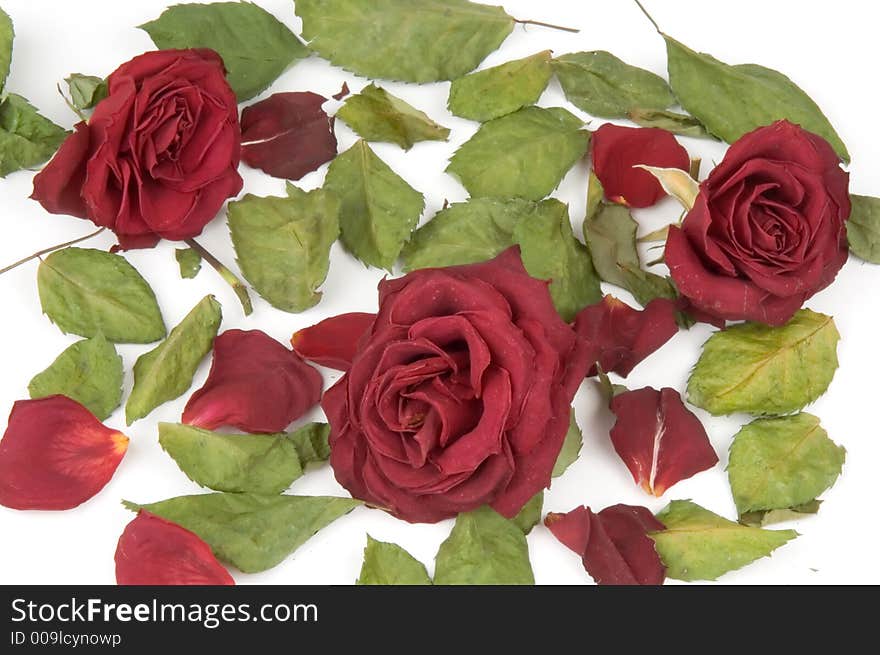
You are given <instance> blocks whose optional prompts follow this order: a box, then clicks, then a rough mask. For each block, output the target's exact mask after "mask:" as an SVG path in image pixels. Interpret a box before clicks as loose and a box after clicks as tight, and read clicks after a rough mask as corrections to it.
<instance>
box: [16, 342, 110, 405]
mask: <svg viewBox="0 0 880 655" xmlns="http://www.w3.org/2000/svg"><path fill="white" fill-rule="evenodd" d="M28 392H29V393H30V396H31V398H45V397H46V396H53V395H55V394H61V395H62V396H67V397H68V398H72V399H73V400H75V401H77V402H78V403H80V404H81V405H83V406H85V408H86V409H88V410H89V411H90V412H91V413H92V414H94V415H95V416H96V417H97V419H98V420H99V421H104V420H106V418H107V417H108V416H110V414H112V413H113V410H114V409H116V408H117V407H119V405H120V404H121V403H122V358H121V357H120V356H119V355H118V354H117V353H116V349H115V348H114V347H113V344H112V343H110V342H109V341H107V339H105V338H104V336H103V335H100V334H99V335H98V336H96V337H92V338H91V339H83V340H82V341H77V342H76V343H75V344H73V345H72V346H70V347H69V348H67V349H66V350H64V352H62V353H61V354H60V355H58V357H57V358H56V359H55V361H54V362H52V364H51V365H50V366H49V368H47V369H46V370H45V371H43V372H41V373H37V374H36V375H35V376H34V378H33V379H32V380H31V382H30V384H29V385H28Z"/></svg>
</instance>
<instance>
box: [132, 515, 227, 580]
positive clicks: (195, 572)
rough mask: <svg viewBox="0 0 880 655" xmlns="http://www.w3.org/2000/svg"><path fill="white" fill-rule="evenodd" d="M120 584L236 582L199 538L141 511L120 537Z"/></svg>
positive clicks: (173, 524) (174, 524)
mask: <svg viewBox="0 0 880 655" xmlns="http://www.w3.org/2000/svg"><path fill="white" fill-rule="evenodd" d="M116 583H117V584H121V585H234V584H235V581H234V580H233V579H232V576H231V575H229V572H228V571H227V570H226V569H225V568H223V565H222V564H220V562H218V561H217V558H216V557H214V553H212V552H211V548H210V546H208V544H206V543H205V542H204V541H202V540H201V539H200V538H199V537H198V536H197V535H195V534H193V533H192V532H190V531H189V530H186V529H184V528H182V527H180V526H179V525H177V524H176V523H171V522H170V521H166V520H165V519H162V518H159V517H158V516H155V515H153V514H150V513H149V512H147V511H145V510H141V511H140V512H138V515H137V517H135V519H134V520H133V521H132V522H131V523H129V524H128V525H127V526H125V530H123V532H122V536H120V537H119V543H118V545H117V546H116Z"/></svg>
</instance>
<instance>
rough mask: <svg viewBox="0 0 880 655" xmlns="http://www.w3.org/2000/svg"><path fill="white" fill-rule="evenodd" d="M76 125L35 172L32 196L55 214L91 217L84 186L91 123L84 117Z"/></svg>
mask: <svg viewBox="0 0 880 655" xmlns="http://www.w3.org/2000/svg"><path fill="white" fill-rule="evenodd" d="M73 129H74V132H73V134H71V135H70V136H69V137H67V138H66V139H65V140H64V143H62V144H61V147H60V148H58V152H56V153H55V156H54V157H52V161H50V162H49V163H48V164H46V166H45V168H43V170H42V171H40V172H39V173H37V174H36V176H34V192H33V193H32V194H31V198H33V199H34V200H36V201H37V202H39V203H40V204H41V205H43V208H44V209H45V210H46V211H47V212H50V213H52V214H69V215H71V216H78V217H79V218H88V215H87V214H86V203H85V201H84V200H83V198H82V187H83V183H84V182H85V179H86V159H87V158H88V156H89V144H90V139H89V126H88V125H87V124H86V122H85V121H82V122H80V123H77V124H76V125H75V126H74V128H73Z"/></svg>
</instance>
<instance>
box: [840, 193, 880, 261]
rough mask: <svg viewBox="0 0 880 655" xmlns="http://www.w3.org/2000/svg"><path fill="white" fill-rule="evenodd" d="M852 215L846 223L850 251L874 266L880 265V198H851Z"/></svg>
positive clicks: (855, 196) (853, 196)
mask: <svg viewBox="0 0 880 655" xmlns="http://www.w3.org/2000/svg"><path fill="white" fill-rule="evenodd" d="M850 199H851V200H852V213H851V214H850V215H849V220H848V221H847V222H846V238H847V239H848V240H849V251H850V252H851V253H852V254H854V255H855V256H856V257H860V258H861V259H864V260H865V261H866V262H871V263H872V264H880V198H872V197H870V196H857V195H855V194H853V195H852V196H850Z"/></svg>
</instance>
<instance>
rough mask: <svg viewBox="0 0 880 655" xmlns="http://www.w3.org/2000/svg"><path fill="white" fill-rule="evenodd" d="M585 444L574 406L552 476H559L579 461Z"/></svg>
mask: <svg viewBox="0 0 880 655" xmlns="http://www.w3.org/2000/svg"><path fill="white" fill-rule="evenodd" d="M583 445H584V435H583V433H581V429H580V428H579V427H578V424H577V417H575V415H574V408H572V410H571V415H570V416H569V419H568V432H566V434H565V441H563V442H562V450H560V451H559V457H557V458H556V464H555V465H554V466H553V473H552V474H551V475H552V477H554V478H558V477H559V476H560V475H562V474H563V473H565V472H566V471H567V470H568V467H569V466H571V465H572V464H574V463H575V462H576V461H577V458H578V456H579V455H580V454H581V447H582V446H583Z"/></svg>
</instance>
